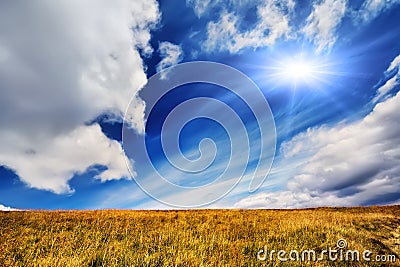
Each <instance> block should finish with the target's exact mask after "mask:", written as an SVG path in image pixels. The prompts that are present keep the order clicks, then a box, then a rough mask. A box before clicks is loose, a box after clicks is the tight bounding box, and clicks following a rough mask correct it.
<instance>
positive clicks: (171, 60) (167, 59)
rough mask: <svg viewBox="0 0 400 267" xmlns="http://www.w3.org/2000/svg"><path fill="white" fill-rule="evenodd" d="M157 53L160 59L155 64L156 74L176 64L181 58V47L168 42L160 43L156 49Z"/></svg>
mask: <svg viewBox="0 0 400 267" xmlns="http://www.w3.org/2000/svg"><path fill="white" fill-rule="evenodd" d="M158 53H159V54H160V57H161V58H162V59H161V61H160V62H159V63H158V64H157V72H159V71H161V70H163V69H166V68H168V67H171V66H173V65H176V64H178V63H179V62H180V61H181V60H182V58H183V51H182V48H181V46H179V45H176V44H173V43H170V42H161V43H160V45H159V47H158Z"/></svg>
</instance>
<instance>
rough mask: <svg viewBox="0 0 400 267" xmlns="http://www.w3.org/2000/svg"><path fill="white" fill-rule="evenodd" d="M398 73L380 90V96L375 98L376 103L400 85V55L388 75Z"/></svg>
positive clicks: (392, 63) (392, 64)
mask: <svg viewBox="0 0 400 267" xmlns="http://www.w3.org/2000/svg"><path fill="white" fill-rule="evenodd" d="M392 71H396V73H395V74H394V75H393V77H392V78H390V79H389V80H387V81H386V82H385V84H383V85H382V86H381V87H379V88H378V94H377V96H376V97H375V98H374V102H377V101H379V100H381V99H382V98H383V97H385V96H386V95H387V94H388V93H389V92H390V91H391V90H392V89H394V88H395V87H396V86H397V85H399V84H400V55H398V56H397V57H396V58H395V59H394V60H393V61H392V62H391V63H390V66H389V68H388V69H387V70H386V73H390V72H392Z"/></svg>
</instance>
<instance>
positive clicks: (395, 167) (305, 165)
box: [236, 58, 400, 208]
mask: <svg viewBox="0 0 400 267" xmlns="http://www.w3.org/2000/svg"><path fill="white" fill-rule="evenodd" d="M396 64H398V58H396V59H395V60H394V61H393V62H392V64H391V67H393V66H396ZM389 69H390V68H389ZM399 107H400V92H398V93H397V94H396V95H394V96H392V97H390V98H387V99H386V100H385V101H383V102H380V103H378V104H376V106H375V107H374V109H373V110H372V111H371V112H370V113H369V114H368V115H367V116H365V117H364V118H363V119H361V120H360V121H356V122H353V123H350V124H346V123H339V124H337V125H336V126H334V127H327V126H322V127H319V128H313V129H308V130H307V131H306V132H303V133H300V134H298V135H297V136H295V137H294V138H293V139H291V140H290V141H287V142H285V143H283V144H282V147H281V153H282V154H283V157H284V159H285V160H283V161H282V164H285V162H292V161H293V160H295V161H296V157H297V161H298V162H299V163H300V164H299V165H298V166H297V167H296V168H295V169H294V173H293V174H292V176H291V178H290V179H289V180H288V182H287V185H286V190H283V191H279V192H272V193H266V192H264V193H261V194H258V195H252V196H249V197H247V198H245V199H242V200H241V201H239V202H238V203H237V204H236V205H237V206H238V207H264V208H265V207H274V208H279V207H280V208H282V207H286V208H291V207H292V208H298V207H311V206H348V205H370V204H388V203H396V202H399V200H400V193H399V192H400V123H399V118H398V114H399ZM299 155H300V156H299Z"/></svg>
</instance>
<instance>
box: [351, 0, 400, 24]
mask: <svg viewBox="0 0 400 267" xmlns="http://www.w3.org/2000/svg"><path fill="white" fill-rule="evenodd" d="M396 4H400V0H367V1H365V2H364V3H363V5H362V7H361V9H360V11H359V12H358V14H357V16H356V18H357V19H358V20H360V21H362V22H369V21H371V20H372V19H374V18H376V17H377V16H378V15H379V14H381V13H382V12H384V11H386V10H388V9H390V8H391V7H393V6H395V5H396Z"/></svg>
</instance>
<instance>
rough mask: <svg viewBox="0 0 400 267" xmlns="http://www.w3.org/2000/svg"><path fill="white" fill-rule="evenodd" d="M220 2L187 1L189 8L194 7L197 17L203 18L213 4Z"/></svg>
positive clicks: (209, 0) (204, 0)
mask: <svg viewBox="0 0 400 267" xmlns="http://www.w3.org/2000/svg"><path fill="white" fill-rule="evenodd" d="M215 2H218V1H211V0H186V4H187V5H188V6H191V7H193V11H194V13H195V14H196V15H197V17H199V18H200V17H201V16H202V15H203V14H204V13H205V12H206V11H207V9H208V8H209V7H210V5H212V4H213V3H215Z"/></svg>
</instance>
